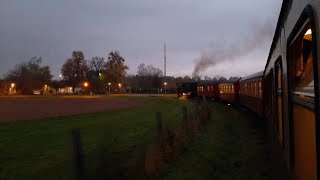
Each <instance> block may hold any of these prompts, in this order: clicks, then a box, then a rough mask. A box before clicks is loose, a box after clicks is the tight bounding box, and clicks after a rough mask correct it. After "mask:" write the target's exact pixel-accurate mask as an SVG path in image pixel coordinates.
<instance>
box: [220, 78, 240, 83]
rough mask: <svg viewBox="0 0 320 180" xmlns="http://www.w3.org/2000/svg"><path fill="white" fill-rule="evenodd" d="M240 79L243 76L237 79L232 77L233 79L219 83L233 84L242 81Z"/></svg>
mask: <svg viewBox="0 0 320 180" xmlns="http://www.w3.org/2000/svg"><path fill="white" fill-rule="evenodd" d="M240 80H241V78H236V79H232V80H226V81H222V82H220V83H219V84H233V83H235V82H237V81H240Z"/></svg>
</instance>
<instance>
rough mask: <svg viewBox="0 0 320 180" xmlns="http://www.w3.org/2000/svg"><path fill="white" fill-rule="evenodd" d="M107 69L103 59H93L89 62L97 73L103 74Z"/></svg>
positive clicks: (90, 66) (91, 68)
mask: <svg viewBox="0 0 320 180" xmlns="http://www.w3.org/2000/svg"><path fill="white" fill-rule="evenodd" d="M104 67H105V62H104V58H103V57H97V56H96V57H93V58H91V60H90V61H89V68H90V70H92V71H95V72H98V73H99V72H101V71H102V70H103V69H104Z"/></svg>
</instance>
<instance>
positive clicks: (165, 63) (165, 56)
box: [164, 43, 167, 78]
mask: <svg viewBox="0 0 320 180" xmlns="http://www.w3.org/2000/svg"><path fill="white" fill-rule="evenodd" d="M166 51H167V47H166V43H164V78H166V77H167V74H166V70H167V55H166V53H167V52H166Z"/></svg>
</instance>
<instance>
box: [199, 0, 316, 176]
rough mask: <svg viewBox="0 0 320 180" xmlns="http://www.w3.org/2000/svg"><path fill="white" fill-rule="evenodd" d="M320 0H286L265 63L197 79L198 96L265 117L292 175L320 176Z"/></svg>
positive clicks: (278, 149) (270, 132)
mask: <svg viewBox="0 0 320 180" xmlns="http://www.w3.org/2000/svg"><path fill="white" fill-rule="evenodd" d="M319 55H320V1H319V0H303V1H302V0H284V1H283V3H282V7H281V11H280V15H279V19H278V23H277V27H276V30H275V35H274V38H273V41H272V44H271V48H270V51H269V56H268V59H267V63H266V66H265V69H264V70H263V71H261V72H258V73H256V74H253V75H251V76H248V77H245V78H242V79H240V80H238V81H236V82H224V83H197V84H196V96H206V97H208V98H214V99H219V100H221V101H225V102H228V103H233V104H239V105H243V106H245V107H247V108H248V109H250V110H252V111H253V112H255V113H257V114H258V115H259V116H260V117H262V118H263V119H264V122H265V123H266V129H267V131H268V137H269V140H271V142H273V144H274V146H273V147H274V148H273V149H274V151H275V152H278V154H279V159H281V161H280V162H282V163H283V165H284V166H285V167H286V169H287V172H288V174H289V176H290V178H291V179H295V180H305V179H308V180H317V179H318V180H320V102H319V98H320V97H319V95H320V94H319V89H320V86H319V85H320V84H319V79H320V78H319V77H320V74H319V73H320V71H319V68H320V66H319V64H320V59H319Z"/></svg>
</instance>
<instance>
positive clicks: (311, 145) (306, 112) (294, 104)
mask: <svg viewBox="0 0 320 180" xmlns="http://www.w3.org/2000/svg"><path fill="white" fill-rule="evenodd" d="M298 25H300V26H299V27H300V28H296V31H294V32H293V33H294V34H293V35H292V37H293V38H292V40H291V41H288V43H290V44H288V45H289V47H288V50H289V53H288V69H289V75H290V77H289V78H288V79H289V80H290V91H289V93H290V92H291V93H290V94H289V104H290V105H291V107H290V111H291V112H289V113H291V114H290V123H292V125H291V128H292V132H291V136H292V137H291V138H292V143H293V146H292V147H293V167H294V175H295V177H296V179H310V180H316V179H317V155H316V154H317V153H316V147H317V145H316V115H315V111H316V110H317V109H318V104H317V103H318V100H315V97H317V96H318V95H317V96H315V95H316V94H317V93H316V92H315V88H314V84H318V83H317V81H316V80H317V79H315V77H317V75H316V74H317V73H316V72H315V69H316V68H315V67H317V64H316V61H315V60H316V59H314V57H316V56H315V55H316V54H315V53H316V52H315V37H313V36H314V34H313V30H312V29H313V28H312V24H311V22H310V20H309V19H307V20H305V21H304V22H303V23H301V24H300V23H298ZM315 102H316V103H315Z"/></svg>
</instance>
